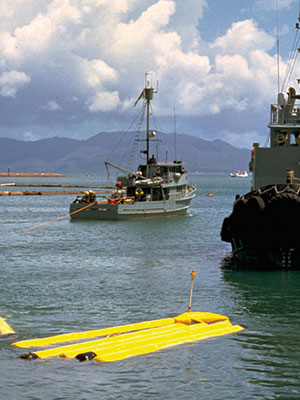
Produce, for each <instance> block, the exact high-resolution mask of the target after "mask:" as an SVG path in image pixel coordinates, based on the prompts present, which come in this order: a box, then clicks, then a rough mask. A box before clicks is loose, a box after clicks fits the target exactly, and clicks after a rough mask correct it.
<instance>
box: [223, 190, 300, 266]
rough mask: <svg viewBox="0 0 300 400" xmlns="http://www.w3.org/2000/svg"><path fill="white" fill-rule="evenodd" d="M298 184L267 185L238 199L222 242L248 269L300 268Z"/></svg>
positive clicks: (299, 201)
mask: <svg viewBox="0 0 300 400" xmlns="http://www.w3.org/2000/svg"><path fill="white" fill-rule="evenodd" d="M299 224H300V185H299V184H293V185H290V184H280V185H279V184H278V185H268V186H265V187H263V188H259V189H257V190H255V191H252V192H249V193H247V194H246V195H244V196H242V197H240V198H238V199H237V201H236V202H235V203H234V207H233V211H232V213H231V215H230V216H229V217H227V218H225V219H224V221H223V226H222V229H221V239H222V240H223V241H226V242H229V243H231V246H232V258H233V261H234V262H235V263H236V264H238V265H240V266H245V267H247V268H249V267H254V268H258V267H259V268H285V269H300V244H299V240H298V233H297V230H298V227H299Z"/></svg>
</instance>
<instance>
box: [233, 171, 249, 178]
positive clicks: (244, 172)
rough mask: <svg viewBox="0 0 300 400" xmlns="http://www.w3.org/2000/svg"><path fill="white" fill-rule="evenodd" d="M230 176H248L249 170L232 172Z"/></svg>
mask: <svg viewBox="0 0 300 400" xmlns="http://www.w3.org/2000/svg"><path fill="white" fill-rule="evenodd" d="M230 176H231V177H232V178H247V177H248V172H247V171H238V172H236V173H231V174H230Z"/></svg>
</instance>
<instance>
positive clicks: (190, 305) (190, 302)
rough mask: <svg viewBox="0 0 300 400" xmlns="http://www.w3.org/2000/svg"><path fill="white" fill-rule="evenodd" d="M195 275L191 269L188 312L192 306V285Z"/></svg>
mask: <svg viewBox="0 0 300 400" xmlns="http://www.w3.org/2000/svg"><path fill="white" fill-rule="evenodd" d="M195 276H196V271H195V270H194V269H193V270H192V272H191V279H192V282H191V289H190V300H189V308H188V312H189V313H190V312H191V307H192V296H193V286H194V278H195Z"/></svg>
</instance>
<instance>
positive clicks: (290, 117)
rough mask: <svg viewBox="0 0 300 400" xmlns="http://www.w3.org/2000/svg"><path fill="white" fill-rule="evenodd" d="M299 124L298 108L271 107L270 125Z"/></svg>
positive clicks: (299, 114) (273, 105)
mask: <svg viewBox="0 0 300 400" xmlns="http://www.w3.org/2000/svg"><path fill="white" fill-rule="evenodd" d="M285 124H291V125H297V124H300V107H293V108H292V109H291V107H289V105H287V106H285V107H282V106H280V105H279V104H272V105H271V115H270V125H285Z"/></svg>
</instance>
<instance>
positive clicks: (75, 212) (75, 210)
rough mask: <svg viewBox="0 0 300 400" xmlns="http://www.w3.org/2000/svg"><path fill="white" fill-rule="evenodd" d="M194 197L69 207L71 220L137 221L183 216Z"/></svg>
mask: <svg viewBox="0 0 300 400" xmlns="http://www.w3.org/2000/svg"><path fill="white" fill-rule="evenodd" d="M194 196H195V195H192V196H189V197H186V198H182V199H176V200H167V201H155V202H153V201H152V202H146V201H143V202H136V203H133V204H108V202H105V203H103V202H99V203H98V202H96V203H94V204H91V206H90V207H86V204H84V203H72V204H71V205H70V217H71V219H72V220H80V219H84V220H137V219H149V218H163V217H176V216H183V215H185V214H186V213H187V210H188V208H189V205H190V202H191V200H192V198H193V197H194Z"/></svg>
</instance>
